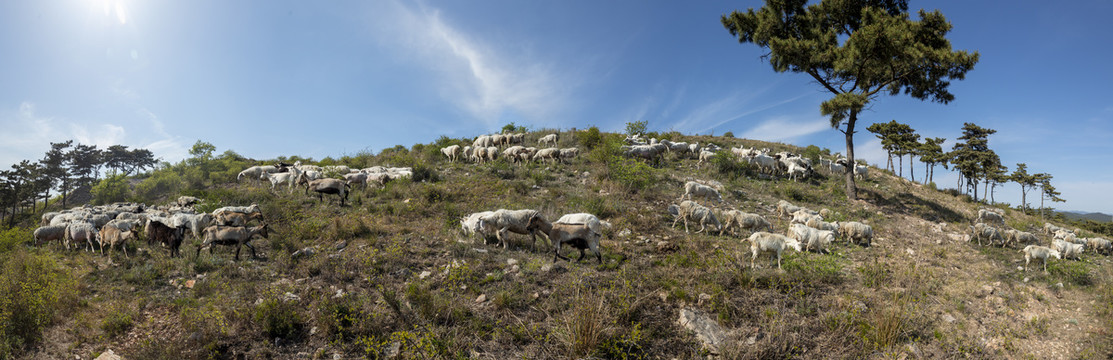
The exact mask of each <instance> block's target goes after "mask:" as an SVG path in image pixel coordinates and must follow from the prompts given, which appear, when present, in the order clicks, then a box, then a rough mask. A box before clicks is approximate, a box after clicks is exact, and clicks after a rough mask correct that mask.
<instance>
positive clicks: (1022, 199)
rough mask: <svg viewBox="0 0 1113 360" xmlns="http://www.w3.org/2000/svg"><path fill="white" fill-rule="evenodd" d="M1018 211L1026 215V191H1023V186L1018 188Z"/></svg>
mask: <svg viewBox="0 0 1113 360" xmlns="http://www.w3.org/2000/svg"><path fill="white" fill-rule="evenodd" d="M1020 211H1023V212H1024V214H1025V215H1028V190H1024V185H1021V186H1020Z"/></svg>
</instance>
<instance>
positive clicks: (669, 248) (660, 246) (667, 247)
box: [657, 241, 680, 252]
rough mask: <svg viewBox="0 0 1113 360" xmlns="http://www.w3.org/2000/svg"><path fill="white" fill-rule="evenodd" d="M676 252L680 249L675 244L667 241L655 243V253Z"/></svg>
mask: <svg viewBox="0 0 1113 360" xmlns="http://www.w3.org/2000/svg"><path fill="white" fill-rule="evenodd" d="M677 250H680V247H679V246H677V245H676V244H673V243H670V242H668V241H658V242H657V252H673V251H677Z"/></svg>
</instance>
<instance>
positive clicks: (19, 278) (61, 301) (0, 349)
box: [0, 249, 77, 359]
mask: <svg viewBox="0 0 1113 360" xmlns="http://www.w3.org/2000/svg"><path fill="white" fill-rule="evenodd" d="M0 264H3V265H0V358H5V359H6V358H11V357H13V356H14V355H15V354H17V353H19V352H21V351H22V350H25V349H27V348H29V347H31V346H33V345H34V344H35V343H37V342H38V341H39V340H40V339H41V338H42V332H43V330H44V329H46V327H47V326H50V325H51V324H53V323H54V321H55V320H56V319H58V318H59V317H60V316H61V315H63V314H64V313H65V312H67V311H71V309H72V308H73V306H74V304H75V303H76V300H77V285H76V282H75V281H74V279H73V277H72V276H71V275H70V273H69V272H68V271H66V270H65V269H64V268H62V267H61V266H60V265H59V264H58V263H56V262H55V260H54V259H53V258H52V257H50V256H49V255H46V254H40V253H37V252H35V251H28V250H24V249H16V250H15V251H12V252H10V253H7V254H4V255H2V256H0Z"/></svg>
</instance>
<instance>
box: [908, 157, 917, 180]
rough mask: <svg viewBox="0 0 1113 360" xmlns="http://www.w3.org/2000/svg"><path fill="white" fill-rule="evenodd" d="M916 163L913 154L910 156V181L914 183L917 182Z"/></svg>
mask: <svg viewBox="0 0 1113 360" xmlns="http://www.w3.org/2000/svg"><path fill="white" fill-rule="evenodd" d="M915 161H916V160H915V159H913V158H912V154H908V180H912V182H916V170H915V169H916V166H915V165H916V163H915Z"/></svg>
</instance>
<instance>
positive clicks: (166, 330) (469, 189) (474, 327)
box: [7, 132, 1113, 359]
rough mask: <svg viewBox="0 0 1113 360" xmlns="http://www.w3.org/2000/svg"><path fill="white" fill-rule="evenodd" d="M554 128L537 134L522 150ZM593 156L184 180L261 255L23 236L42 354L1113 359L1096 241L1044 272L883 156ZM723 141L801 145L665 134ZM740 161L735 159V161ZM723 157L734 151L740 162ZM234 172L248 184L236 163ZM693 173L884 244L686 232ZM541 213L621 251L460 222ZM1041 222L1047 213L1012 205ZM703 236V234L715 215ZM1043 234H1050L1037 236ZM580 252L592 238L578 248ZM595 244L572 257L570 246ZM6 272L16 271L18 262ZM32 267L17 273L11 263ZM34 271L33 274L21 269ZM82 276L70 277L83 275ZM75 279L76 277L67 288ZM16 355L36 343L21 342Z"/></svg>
mask: <svg viewBox="0 0 1113 360" xmlns="http://www.w3.org/2000/svg"><path fill="white" fill-rule="evenodd" d="M544 133H547V132H536V133H530V134H527V136H526V143H527V144H529V143H536V139H537V138H538V137H540V136H541V135H543V134H544ZM560 135H561V136H560V140H559V146H560V147H562V148H564V147H572V146H578V147H580V148H581V152H580V154H579V156H578V157H577V158H575V159H574V160H572V161H570V162H569V163H567V164H562V163H536V162H533V163H527V164H525V165H521V166H519V165H511V164H509V163H507V162H506V161H504V160H497V161H494V162H488V163H483V164H474V163H471V162H447V161H445V160H444V159H443V157H440V156H438V155H439V153H438V152H437V149H438V148H439V147H440V146H444V145H448V144H461V145H465V144H470V139H468V140H463V139H446V138H442V139H441V140H438V142H437V143H436V144H435V145H433V144H430V145H420V144H419V145H418V146H414V147H412V148H411V149H409V150H406V149H400V150H399V149H395V150H394V151H391V152H389V154H386V153H387V152H384V154H380V155H379V156H374V157H372V156H367V157H355V158H346V159H340V160H338V161H339V162H342V163H345V164H347V165H349V166H352V167H367V166H371V165H395V166H414V172H415V177H416V178H418V179H425V180H426V181H424V182H420V181H410V180H398V181H393V182H388V183H386V184H385V185H383V186H381V187H380V186H371V187H369V188H365V189H364V188H358V187H357V188H354V189H353V190H352V193H351V195H350V197H349V199H348V206H343V207H341V206H338V204H337V202H336V200H335V196H331V197H326V198H325V201H323V202H322V201H319V200H318V199H317V197H316V196H308V195H306V194H305V193H304V189H295V190H293V191H292V192H291V191H287V190H286V189H285V188H279V189H278V190H277V191H271V190H270V184H266V185H261V184H252V183H250V182H248V181H245V182H243V183H235V182H217V183H207V184H205V185H204V186H203V187H202V188H200V189H185V190H179V191H175V192H167V193H164V194H161V195H160V196H159V198H160V199H163V200H162V201H163V202H166V201H168V200H166V199H175V198H177V196H178V195H179V194H188V195H192V196H197V197H199V198H202V199H203V200H204V201H205V203H204V204H203V205H201V206H199V210H202V211H211V210H212V209H215V208H217V207H220V206H225V205H247V204H251V203H256V204H258V205H259V206H260V208H261V209H262V212H263V214H264V218H265V220H266V223H267V224H268V228H269V236H268V238H267V239H266V240H254V241H253V242H252V244H253V245H254V246H255V248H256V249H257V250H258V252H259V255H260V258H259V259H252V258H251V256H250V251H248V250H247V249H244V250H245V252H244V254H241V256H242V257H241V260H240V261H234V260H233V259H232V252H231V251H229V248H228V247H217V248H216V249H215V251H214V252H213V254H210V253H209V252H208V251H205V252H201V253H200V256H197V257H195V254H197V251H198V250H197V246H198V245H199V241H197V240H195V239H190V240H188V241H187V243H186V244H185V245H183V246H182V253H183V254H184V255H185V257H184V258H170V257H169V256H168V252H167V251H166V250H165V249H163V248H160V247H158V246H154V247H151V248H148V247H147V244H146V243H145V242H139V243H131V244H129V245H128V246H129V251H130V252H131V253H130V255H131V256H130V257H128V258H124V257H123V256H121V254H120V253H119V252H115V253H113V254H112V256H111V258H110V257H108V256H103V255H100V254H99V253H88V252H84V251H67V250H65V249H63V248H62V247H61V246H60V245H59V244H56V243H52V244H48V245H44V246H41V247H30V248H27V249H22V248H20V249H16V250H14V251H13V255H8V256H11V257H12V258H14V259H17V260H18V259H22V260H19V261H24V262H26V263H35V261H38V260H35V261H32V260H28V259H45V260H42V261H45V262H44V263H46V264H48V265H44V266H46V267H47V268H49V267H50V265H49V264H57V265H56V266H57V269H58V274H60V275H58V276H60V277H62V278H66V279H71V280H72V281H71V282H65V281H61V282H59V283H60V284H61V285H59V287H58V289H59V290H58V294H62V295H60V296H59V297H58V298H59V299H62V300H59V304H62V305H59V307H60V310H59V315H58V317H57V320H56V321H55V322H54V325H51V326H49V327H45V328H44V331H43V333H42V338H41V339H40V340H39V341H37V342H36V345H34V346H33V347H32V348H30V349H28V350H27V351H26V352H22V354H23V356H20V357H26V358H43V359H47V358H51V359H55V358H57V359H61V358H67V359H74V358H75V357H76V358H81V359H91V358H93V357H95V356H96V355H98V354H100V353H102V352H104V351H106V350H112V351H113V352H114V353H117V354H122V355H123V356H124V358H127V359H155V358H190V359H192V358H197V359H201V358H247V359H262V358H278V359H302V358H320V359H333V358H364V357H367V358H406V359H411V358H480V359H510V358H540V359H550V358H585V357H590V358H604V359H639V358H644V359H673V358H678V359H690V358H701V357H704V356H705V355H707V354H709V353H716V354H719V355H720V356H721V357H722V358H730V359H769V358H808V359H832V358H853V359H858V358H1040V359H1059V358H1108V357H1110V356H1113V345H1111V343H1113V305H1111V304H1113V283H1110V280H1109V279H1110V275H1113V265H1111V264H1113V263H1111V261H1110V258H1109V257H1107V256H1104V255H1098V254H1094V253H1091V252H1087V253H1084V254H1083V257H1082V260H1081V261H1069V260H1052V261H1051V262H1050V263H1049V264H1048V265H1047V268H1048V272H1047V273H1043V272H1042V271H1040V270H1038V267H1036V265H1035V264H1033V269H1030V270H1029V271H1027V272H1025V271H1023V269H1022V268H1020V267H1022V266H1023V265H1024V262H1023V260H1024V258H1023V254H1020V253H1019V252H1018V249H1017V248H998V247H991V246H979V245H977V244H976V243H972V242H968V241H967V233H968V230H967V228H968V226H969V225H970V224H971V223H972V219H973V217H974V216H975V215H976V214H977V210H978V208H979V205H978V204H974V203H970V202H967V201H966V200H964V197H961V196H954V195H951V194H948V193H946V192H941V191H937V190H934V189H931V188H929V187H926V186H921V185H919V184H915V183H911V182H909V181H907V180H904V179H900V178H897V177H895V176H892V175H891V174H888V173H887V172H885V171H881V170H879V169H876V168H871V169H870V173H869V176H868V177H867V178H866V179H865V180H863V181H860V182H859V187H860V190H859V196H860V197H861V199H862V200H858V201H853V202H850V201H847V200H846V196H845V193H844V191H843V189H844V186H845V184H844V183H843V180H842V179H841V178H839V177H835V176H826V175H824V174H823V173H820V174H818V175H817V176H816V177H813V178H810V179H807V180H804V181H801V182H793V181H790V180H787V179H782V178H769V177H768V176H763V175H760V174H758V173H757V172H756V170H755V169H754V168H752V167H750V166H749V165H747V164H744V163H740V162H737V161H734V160H728V159H724V158H720V159H717V160H715V161H712V162H711V163H707V162H705V163H703V164H698V162H697V160H696V159H691V158H681V157H678V156H677V155H676V154H669V155H666V157H665V159H664V160H663V161H662V163H661V164H660V165H659V166H657V167H651V166H648V165H646V164H645V163H643V162H640V161H636V160H630V159H626V158H624V157H621V156H618V155H616V151H617V143H618V142H619V140H620V139H621V137H620V136H618V135H614V134H602V135H601V136H599V135H595V134H594V133H591V132H578V133H572V132H562V133H561V134H560ZM665 135H667V136H669V137H671V138H672V140H675V141H689V142H697V141H698V142H699V143H701V144H706V143H708V142H713V143H716V144H718V145H720V146H723V147H724V148H729V147H734V146H740V145H741V146H746V147H750V146H753V147H757V148H764V147H767V148H770V149H773V150H774V151H780V150H791V151H795V152H806V151H805V150H804V149H798V148H795V147H791V146H787V145H783V144H773V143H765V142H760V141H754V140H743V139H733V138H723V137H706V136H683V135H680V134H675V133H672V134H665ZM728 153H729V152H728ZM720 156H722V155H720ZM232 179H234V177H232ZM689 180H701V181H707V182H712V181H714V182H718V183H721V185H722V187H723V191H722V195H723V198H724V203H723V204H721V205H718V204H715V203H708V202H706V200H703V199H700V200H699V201H700V203H703V204H705V205H708V206H717V207H720V208H736V209H739V210H743V211H746V212H752V213H757V214H760V215H762V216H764V217H765V218H766V219H768V220H769V221H771V222H772V223H773V227H774V232H777V233H782V234H783V233H785V230H786V228H787V227H788V225H789V221H788V219H787V218H778V217H777V216H776V215H774V213H773V211H774V208H775V204H776V203H777V202H778V201H780V200H787V201H790V202H792V203H794V204H796V205H800V206H805V207H808V208H810V209H815V210H819V209H823V208H826V209H829V210H830V211H831V212H832V215H831V216H829V217H828V218H827V219H828V220H829V221H832V220H833V221H859V222H863V223H866V224H869V225H870V226H872V228H873V229H874V232H875V234H874V239H873V241H872V246H868V247H867V246H860V245H854V244H849V243H848V242H847V241H845V240H844V239H840V240H839V241H838V242H837V243H836V244H834V245H833V246H832V248H831V250H832V251H831V252H830V253H829V254H820V253H799V252H795V251H788V252H786V253H785V254H784V258H783V261H782V264H783V270H778V269H776V264H775V263H773V264H772V265H770V262H769V258H768V257H763V258H760V259H758V262H757V264H758V265H759V267H758V268H757V269H756V270H754V269H750V267H749V248H750V243H749V242H743V241H742V239H743V238H744V237H745V236H748V235H749V232H742V233H741V234H740V235H739V236H731V235H729V234H727V235H723V236H718V235H717V234H705V233H699V234H697V233H695V229H692V233H685V231H684V229H683V227H682V226H678V228H672V227H671V226H672V224H673V218H672V216H671V215H670V214H669V213H668V212H667V211H666V209H667V207H668V205H669V204H674V203H677V202H678V201H679V200H678V197H680V196H681V195H682V194H683V184H684V182H686V181H689ZM498 208H507V209H535V210H539V211H540V212H541V214H542V215H543V216H545V217H546V218H548V219H550V220H555V219H556V218H558V217H559V216H561V215H562V214H566V213H577V212H589V213H593V214H596V215H598V216H599V217H600V218H603V219H605V220H607V221H609V222H610V223H611V224H613V227H612V228H611V229H610V230H608V231H606V232H607V233H606V234H605V237H604V240H603V241H602V243H601V244H602V248H603V264H597V263H596V262H595V261H594V259H593V258H592V257H590V256H589V257H587V258H585V260H584V261H583V262H575V261H572V262H567V261H559V262H556V263H554V262H553V254H552V247H551V246H550V245H549V244H548V243H547V242H546V241H544V240H543V239H542V240H540V241H538V244H537V245H536V247H537V248H536V250H534V249H531V244H530V243H529V237H528V236H523V235H516V234H515V235H511V239H512V244H511V245H512V246H511V248H510V249H508V250H504V249H503V248H502V247H499V246H496V245H492V244H484V243H482V242H480V241H476V239H475V238H473V237H467V236H464V235H463V234H462V232H461V231H460V223H459V221H460V218H461V217H463V216H465V215H467V214H469V213H473V212H478V211H486V210H494V209H498ZM1005 213H1006V217H1005V218H1006V224H1007V225H1009V226H1011V227H1013V228H1017V229H1020V230H1026V231H1031V232H1033V233H1037V232H1038V231H1039V228H1040V227H1042V225H1043V222H1042V221H1040V220H1039V219H1038V218H1035V217H1030V216H1026V215H1023V214H1020V213H1018V212H1014V211H1011V210H1006V212H1005ZM697 228H698V226H697ZM1040 238H1041V240H1042V241H1045V242H1047V241H1050V240H1048V239H1047V237H1046V236H1045V235H1042V234H1040ZM564 251H565V254H566V255H570V256H571V255H572V254H573V252H572V250H569V249H568V247H565V248H564ZM575 257H578V255H576V256H573V259H575ZM9 263H13V262H11V261H9ZM15 273H16V272H8V273H7V274H9V276H11V275H10V274H15ZM19 274H21V275H20V276H34V275H29V274H24V273H22V272H19ZM66 284H70V285H66ZM67 286H68V287H67ZM681 313H685V314H687V315H686V316H688V315H690V314H693V313H694V314H697V315H696V316H697V317H698V315H699V314H706V315H707V319H709V320H711V321H712V322H714V323H715V324H717V325H718V326H720V327H721V328H722V330H723V332H722V334H721V335H722V336H721V338H719V340H720V341H719V344H718V345H719V346H718V348H717V349H715V350H713V351H712V350H708V349H707V348H704V347H702V346H701V344H702V340H701V339H700V338H699V337H697V335H695V334H694V333H693V332H690V331H688V330H686V329H685V328H684V327H682V326H681V325H679V324H678V319H679V318H680V317H681ZM17 353H21V352H18V351H17Z"/></svg>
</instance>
